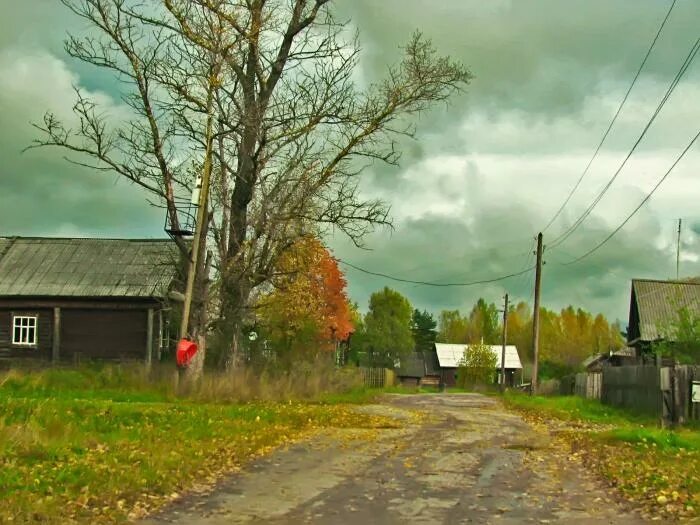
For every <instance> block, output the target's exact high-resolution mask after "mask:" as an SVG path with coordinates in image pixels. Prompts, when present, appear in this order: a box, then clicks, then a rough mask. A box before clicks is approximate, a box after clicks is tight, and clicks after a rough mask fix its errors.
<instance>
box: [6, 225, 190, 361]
mask: <svg viewBox="0 0 700 525" xmlns="http://www.w3.org/2000/svg"><path fill="white" fill-rule="evenodd" d="M178 259H179V254H178V250H177V246H176V245H175V243H174V242H173V241H171V240H170V239H167V240H138V239H128V240H127V239H75V238H70V239H69V238H37V237H31V238H30V237H0V359H3V360H24V359H34V360H42V361H52V362H56V363H57V362H70V363H77V362H81V361H92V360H142V361H145V362H150V361H151V360H155V359H157V358H158V357H159V355H160V352H161V350H162V349H163V348H164V347H165V346H167V340H168V338H167V332H168V330H167V320H168V315H167V302H166V298H167V295H168V292H169V290H170V289H171V287H172V285H173V282H174V280H175V276H176V273H177V266H178V265H177V264H176V261H177V260H178Z"/></svg>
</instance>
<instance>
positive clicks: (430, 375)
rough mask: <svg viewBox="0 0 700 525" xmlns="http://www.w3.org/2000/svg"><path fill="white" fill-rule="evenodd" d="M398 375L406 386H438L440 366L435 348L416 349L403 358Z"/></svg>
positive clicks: (397, 371)
mask: <svg viewBox="0 0 700 525" xmlns="http://www.w3.org/2000/svg"><path fill="white" fill-rule="evenodd" d="M396 376H397V377H398V379H399V382H400V383H401V384H402V385H404V386H414V387H417V386H438V385H439V384H440V366H439V364H438V360H437V354H436V353H435V351H434V350H432V351H430V350H428V351H423V352H421V351H415V352H411V353H410V354H408V355H407V356H405V357H402V358H401V366H399V367H398V368H397V369H396Z"/></svg>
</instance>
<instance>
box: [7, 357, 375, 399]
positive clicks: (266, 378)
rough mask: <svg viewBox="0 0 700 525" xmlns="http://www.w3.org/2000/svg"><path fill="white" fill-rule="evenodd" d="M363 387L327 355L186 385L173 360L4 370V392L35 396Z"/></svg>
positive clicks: (320, 392) (202, 395)
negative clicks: (169, 361)
mask: <svg viewBox="0 0 700 525" xmlns="http://www.w3.org/2000/svg"><path fill="white" fill-rule="evenodd" d="M361 388H363V383H362V377H361V375H360V373H359V370H357V369H354V368H345V369H337V368H335V367H334V366H333V365H332V364H331V363H328V361H327V360H321V361H315V362H299V363H295V364H294V365H292V367H291V368H290V369H288V370H283V369H274V368H270V369H264V368H263V369H257V370H255V369H252V368H240V369H237V370H232V371H216V370H206V371H205V373H204V375H203V377H202V378H201V380H200V381H198V382H196V383H195V384H188V385H184V383H183V382H181V381H179V380H178V371H177V369H176V368H175V367H174V366H172V365H170V364H162V365H157V366H152V367H150V368H147V367H145V366H144V365H142V364H137V363H126V364H103V365H92V366H89V365H88V366H81V367H78V368H46V369H43V370H23V369H17V368H15V369H11V370H9V371H6V372H3V373H0V394H1V393H2V392H5V393H6V394H9V395H14V396H21V397H33V398H44V397H53V398H69V399H70V398H76V397H80V398H87V399H111V400H113V401H146V402H148V401H169V400H175V399H177V398H180V399H186V400H191V401H194V402H204V403H245V402H248V401H271V402H274V401H288V400H310V401H313V400H318V399H321V398H323V396H327V395H332V394H343V393H347V392H351V391H355V390H358V389H361Z"/></svg>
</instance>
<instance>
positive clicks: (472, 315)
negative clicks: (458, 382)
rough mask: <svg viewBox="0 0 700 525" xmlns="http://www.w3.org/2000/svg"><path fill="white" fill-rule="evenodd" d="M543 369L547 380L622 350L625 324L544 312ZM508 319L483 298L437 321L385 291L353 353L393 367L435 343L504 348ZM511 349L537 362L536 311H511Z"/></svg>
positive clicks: (572, 312) (363, 321) (373, 301)
mask: <svg viewBox="0 0 700 525" xmlns="http://www.w3.org/2000/svg"><path fill="white" fill-rule="evenodd" d="M540 314H541V315H540V317H541V327H540V364H541V370H542V374H543V376H544V377H547V376H557V375H562V374H565V373H568V372H571V371H574V370H576V369H578V368H579V367H580V365H581V362H582V361H583V360H584V359H586V357H588V356H590V355H593V354H598V353H603V352H608V351H611V350H617V349H619V348H621V347H622V346H623V345H624V339H623V337H622V333H621V328H620V326H619V323H617V322H614V323H610V322H609V321H608V320H607V319H606V318H605V316H603V315H602V314H597V315H593V314H591V313H590V312H587V311H586V310H584V309H582V308H575V307H573V306H568V307H566V308H564V309H562V310H561V311H560V312H555V311H553V310H548V309H546V308H542V309H541V312H540ZM502 330H503V325H502V314H501V313H500V312H499V309H498V307H497V306H496V305H495V304H494V303H488V302H486V301H485V300H484V299H483V298H479V299H478V300H477V301H476V303H475V304H474V306H473V307H472V308H471V310H469V312H468V313H462V312H461V311H460V310H443V311H441V312H440V313H439V314H438V316H437V318H435V316H434V315H433V314H432V313H430V312H428V311H421V310H418V309H414V308H413V307H412V306H411V304H410V302H409V301H408V299H407V298H406V297H404V296H402V295H401V294H400V293H399V292H397V291H395V290H392V289H390V288H384V289H383V290H380V291H378V292H375V293H373V294H372V296H371V297H370V301H369V305H368V310H367V313H366V314H365V316H364V317H360V316H359V315H358V317H357V322H356V326H355V331H354V334H353V336H352V344H351V353H352V355H353V356H354V359H355V360H356V361H364V362H366V363H367V364H370V365H373V366H393V364H394V363H395V362H397V361H400V359H401V357H402V356H405V355H406V354H407V353H410V352H411V351H413V350H421V351H425V350H430V349H432V346H433V343H434V342H436V341H437V342H443V343H455V344H474V345H476V344H481V343H483V344H486V345H494V344H500V343H501V340H502V335H501V334H502ZM507 342H508V344H512V345H515V346H517V347H518V351H519V353H520V358H521V360H523V361H524V362H526V363H527V362H531V361H532V358H533V350H532V309H531V307H530V306H529V305H528V304H527V303H525V302H520V303H517V304H515V305H512V306H511V307H510V308H509V310H508V341H507Z"/></svg>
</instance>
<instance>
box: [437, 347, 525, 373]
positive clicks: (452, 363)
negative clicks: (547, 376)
mask: <svg viewBox="0 0 700 525" xmlns="http://www.w3.org/2000/svg"><path fill="white" fill-rule="evenodd" d="M469 346H470V345H455V344H446V343H435V350H436V351H437V356H438V361H439V363H440V368H457V367H458V366H459V363H460V361H462V360H463V359H464V355H465V352H467V351H468V348H469ZM486 346H488V347H489V348H490V349H491V351H492V352H493V353H494V354H495V355H496V368H501V351H502V349H503V347H502V346H501V345H486ZM522 367H523V365H522V363H521V362H520V356H519V355H518V349H517V348H516V347H515V346H514V345H508V346H506V368H522Z"/></svg>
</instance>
